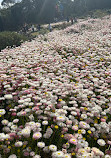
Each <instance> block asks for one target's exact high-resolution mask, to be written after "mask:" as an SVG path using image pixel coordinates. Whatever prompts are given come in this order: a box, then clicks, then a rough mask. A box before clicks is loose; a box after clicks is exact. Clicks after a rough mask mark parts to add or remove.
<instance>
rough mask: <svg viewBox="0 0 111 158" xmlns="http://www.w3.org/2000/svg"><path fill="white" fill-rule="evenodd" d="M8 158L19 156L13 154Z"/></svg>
mask: <svg viewBox="0 0 111 158" xmlns="http://www.w3.org/2000/svg"><path fill="white" fill-rule="evenodd" d="M8 158H17V156H16V155H15V154H12V155H10V156H9V157H8Z"/></svg>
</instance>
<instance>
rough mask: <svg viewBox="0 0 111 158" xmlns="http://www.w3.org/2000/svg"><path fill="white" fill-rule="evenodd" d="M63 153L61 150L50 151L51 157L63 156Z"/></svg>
mask: <svg viewBox="0 0 111 158" xmlns="http://www.w3.org/2000/svg"><path fill="white" fill-rule="evenodd" d="M63 157H64V153H63V152H62V151H56V152H53V153H52V158H63Z"/></svg>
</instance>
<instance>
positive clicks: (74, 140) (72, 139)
mask: <svg viewBox="0 0 111 158" xmlns="http://www.w3.org/2000/svg"><path fill="white" fill-rule="evenodd" d="M69 142H70V143H71V144H74V145H77V139H76V138H71V139H70V140H69Z"/></svg>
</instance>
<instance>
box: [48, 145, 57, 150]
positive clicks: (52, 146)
mask: <svg viewBox="0 0 111 158" xmlns="http://www.w3.org/2000/svg"><path fill="white" fill-rule="evenodd" d="M49 150H50V151H57V146H55V145H49Z"/></svg>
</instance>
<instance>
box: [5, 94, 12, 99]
mask: <svg viewBox="0 0 111 158" xmlns="http://www.w3.org/2000/svg"><path fill="white" fill-rule="evenodd" d="M4 98H5V99H12V98H13V96H12V95H11V94H6V95H4Z"/></svg>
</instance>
